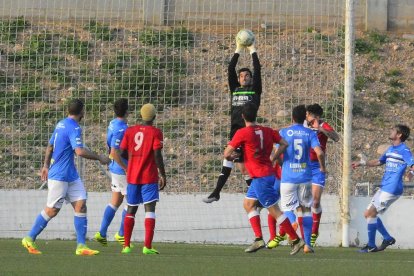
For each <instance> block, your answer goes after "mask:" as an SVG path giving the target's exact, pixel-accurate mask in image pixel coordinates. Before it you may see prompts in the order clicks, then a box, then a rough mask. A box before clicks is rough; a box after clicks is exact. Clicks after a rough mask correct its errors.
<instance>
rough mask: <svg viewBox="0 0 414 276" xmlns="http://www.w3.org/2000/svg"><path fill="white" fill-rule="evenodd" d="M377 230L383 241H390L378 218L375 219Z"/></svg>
mask: <svg viewBox="0 0 414 276" xmlns="http://www.w3.org/2000/svg"><path fill="white" fill-rule="evenodd" d="M377 230H378V232H380V234H381V235H382V237H383V238H384V240H387V241H389V240H390V239H392V237H391V235H390V234H389V233H388V231H387V229H385V226H384V224H383V223H382V220H381V219H380V218H379V217H377Z"/></svg>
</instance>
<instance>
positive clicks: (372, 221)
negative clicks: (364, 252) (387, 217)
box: [367, 218, 378, 247]
mask: <svg viewBox="0 0 414 276" xmlns="http://www.w3.org/2000/svg"><path fill="white" fill-rule="evenodd" d="M377 221H378V220H377V218H367V223H368V246H370V247H375V234H376V232H377Z"/></svg>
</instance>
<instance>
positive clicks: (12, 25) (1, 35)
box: [0, 17, 30, 44]
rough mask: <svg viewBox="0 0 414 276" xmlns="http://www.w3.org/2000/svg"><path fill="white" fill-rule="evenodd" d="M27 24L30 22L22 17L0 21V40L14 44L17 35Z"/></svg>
mask: <svg viewBox="0 0 414 276" xmlns="http://www.w3.org/2000/svg"><path fill="white" fill-rule="evenodd" d="M29 26H30V22H29V21H27V20H26V19H25V18H24V17H18V18H16V19H13V20H2V21H0V41H1V42H3V43H12V44H14V43H15V42H16V39H17V35H18V34H19V33H20V32H22V31H23V30H24V29H26V28H27V27H29Z"/></svg>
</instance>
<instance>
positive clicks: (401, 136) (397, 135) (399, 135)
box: [389, 124, 410, 142]
mask: <svg viewBox="0 0 414 276" xmlns="http://www.w3.org/2000/svg"><path fill="white" fill-rule="evenodd" d="M408 137H410V128H409V127H408V126H406V125H402V124H398V125H395V126H394V127H393V128H392V129H391V133H390V137H389V138H390V140H391V141H398V140H400V141H401V142H404V141H405V140H407V138H408Z"/></svg>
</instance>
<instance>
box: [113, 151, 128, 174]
mask: <svg viewBox="0 0 414 276" xmlns="http://www.w3.org/2000/svg"><path fill="white" fill-rule="evenodd" d="M110 154H111V156H112V158H113V159H114V161H115V162H116V163H118V165H119V166H121V168H122V169H123V170H124V171H126V170H127V165H126V164H125V163H124V160H122V158H121V151H120V150H119V149H116V148H111V153H110Z"/></svg>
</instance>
